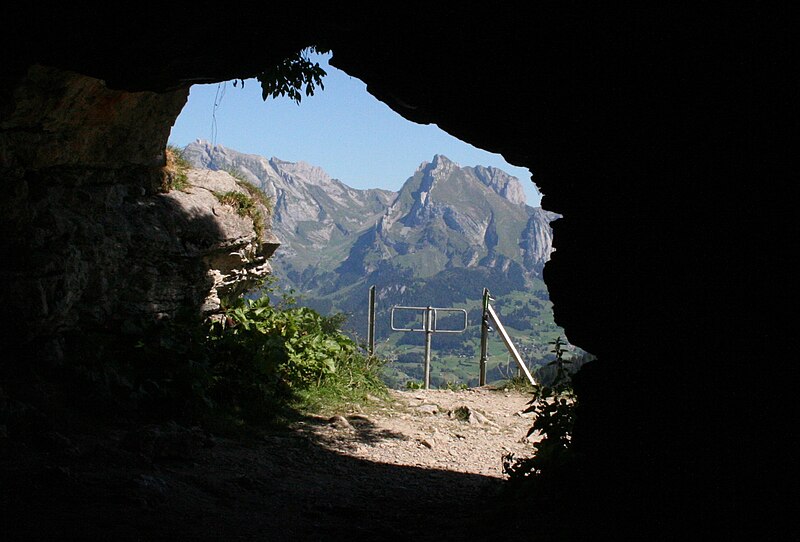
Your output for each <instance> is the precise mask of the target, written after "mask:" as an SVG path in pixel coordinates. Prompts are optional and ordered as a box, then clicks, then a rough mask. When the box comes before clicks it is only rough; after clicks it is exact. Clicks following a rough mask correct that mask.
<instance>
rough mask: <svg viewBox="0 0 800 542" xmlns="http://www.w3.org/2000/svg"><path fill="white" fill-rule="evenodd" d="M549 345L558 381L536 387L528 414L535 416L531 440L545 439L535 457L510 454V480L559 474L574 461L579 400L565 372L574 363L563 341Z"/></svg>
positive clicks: (507, 467) (505, 460)
mask: <svg viewBox="0 0 800 542" xmlns="http://www.w3.org/2000/svg"><path fill="white" fill-rule="evenodd" d="M550 344H552V345H553V349H552V352H553V353H554V354H555V356H556V359H555V360H554V361H552V362H550V364H549V365H552V366H554V367H555V368H556V378H555V380H554V381H553V384H552V385H551V386H544V385H538V386H535V387H534V395H533V399H532V400H531V401H530V403H528V408H526V410H525V412H533V413H535V415H536V417H535V419H534V423H533V426H532V427H531V429H530V430H529V431H528V436H530V435H533V434H534V433H538V434H539V435H541V436H542V437H543V438H542V439H541V440H540V441H538V442H537V443H536V444H535V445H534V454H533V456H531V457H528V458H517V457H515V456H514V455H513V454H509V455H507V456H505V457H504V458H503V469H504V471H505V472H506V473H507V474H508V475H509V478H510V479H511V480H516V481H518V480H521V479H525V478H528V477H531V476H533V477H540V476H542V475H548V474H551V473H553V472H557V471H560V470H561V469H563V468H564V467H566V466H568V465H569V464H570V463H571V462H572V460H573V459H574V455H573V452H572V449H571V446H570V444H571V442H572V429H573V427H574V424H575V406H576V403H577V397H576V396H575V393H574V392H573V390H572V385H571V378H570V373H569V371H568V370H567V368H566V365H568V364H570V363H571V362H570V361H569V360H566V359H565V358H564V354H565V353H566V351H565V349H564V346H565V345H566V343H565V342H564V341H562V340H561V337H557V338H556V339H555V340H554V341H552V342H551V343H550Z"/></svg>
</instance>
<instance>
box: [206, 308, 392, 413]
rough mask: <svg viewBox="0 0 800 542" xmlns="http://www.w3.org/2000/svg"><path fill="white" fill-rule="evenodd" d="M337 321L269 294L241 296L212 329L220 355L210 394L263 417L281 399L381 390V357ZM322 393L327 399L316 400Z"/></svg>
mask: <svg viewBox="0 0 800 542" xmlns="http://www.w3.org/2000/svg"><path fill="white" fill-rule="evenodd" d="M339 323H340V318H339V317H337V316H335V317H324V316H321V315H320V314H319V313H317V312H316V311H314V310H312V309H310V308H307V307H297V306H283V307H281V306H274V305H273V304H272V302H271V300H270V298H269V296H267V295H265V296H263V297H260V298H258V299H242V300H239V301H238V302H237V303H236V305H234V306H233V307H230V308H229V309H228V310H227V311H226V313H225V316H224V318H222V319H220V320H218V321H217V322H216V323H215V324H214V325H213V327H212V330H211V339H212V341H213V342H214V350H215V352H216V353H217V354H218V355H216V356H214V359H216V362H215V365H214V367H213V369H214V382H215V385H214V387H213V388H214V393H212V395H213V396H214V397H215V398H216V399H217V400H219V401H225V402H228V403H229V406H230V407H232V408H234V409H235V410H237V411H238V412H241V413H242V414H243V415H245V414H247V413H249V414H255V415H256V416H261V415H263V413H264V412H265V411H268V410H270V409H271V408H273V406H274V404H275V402H276V401H277V402H284V403H286V402H292V401H294V402H297V401H300V402H301V403H305V405H306V406H309V405H312V404H314V403H316V404H317V405H319V404H321V403H322V402H325V403H327V404H329V405H330V404H331V403H335V402H336V400H337V399H340V400H356V399H358V398H363V397H364V396H366V394H367V393H371V394H381V393H383V392H384V391H385V386H384V385H383V384H382V382H381V380H380V376H379V372H380V367H381V365H382V362H381V361H380V360H378V359H377V358H375V357H373V356H369V355H367V354H366V353H365V352H363V351H362V349H361V348H360V347H359V346H358V345H357V344H356V343H355V342H354V341H353V340H352V339H350V338H349V337H348V336H346V335H345V334H344V333H342V332H341V331H339V330H338V327H337V325H338V324H339ZM321 395H324V396H325V397H326V399H325V401H317V398H318V397H319V396H321Z"/></svg>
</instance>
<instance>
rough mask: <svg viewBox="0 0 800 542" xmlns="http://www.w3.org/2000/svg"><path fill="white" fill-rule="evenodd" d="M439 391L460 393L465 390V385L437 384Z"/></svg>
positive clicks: (446, 382)
mask: <svg viewBox="0 0 800 542" xmlns="http://www.w3.org/2000/svg"><path fill="white" fill-rule="evenodd" d="M439 389H440V390H450V391H460V390H465V389H467V385H466V384H464V383H463V382H448V381H445V382H442V383H441V384H439Z"/></svg>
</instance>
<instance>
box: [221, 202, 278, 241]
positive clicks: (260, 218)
mask: <svg viewBox="0 0 800 542" xmlns="http://www.w3.org/2000/svg"><path fill="white" fill-rule="evenodd" d="M214 195H215V196H216V197H217V199H218V200H219V202H220V203H222V204H224V205H230V206H231V207H233V208H234V210H235V211H236V214H238V215H239V216H243V217H244V216H246V217H249V218H250V220H252V221H253V230H255V232H256V238H257V239H259V240H260V239H261V236H262V235H263V232H264V228H265V227H266V222H265V219H264V215H263V213H262V212H261V210H260V209H259V208H258V206H257V205H256V200H255V199H253V197H252V196H250V195H248V194H243V193H242V192H237V191H235V190H232V191H229V192H214ZM265 197H266V196H265Z"/></svg>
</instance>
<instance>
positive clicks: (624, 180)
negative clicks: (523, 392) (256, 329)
mask: <svg viewBox="0 0 800 542" xmlns="http://www.w3.org/2000/svg"><path fill="white" fill-rule="evenodd" d="M107 9H108V10H100V11H94V12H91V13H89V12H87V11H84V10H82V9H80V8H75V7H71V6H67V7H61V6H58V7H54V8H48V9H47V10H46V11H42V12H39V11H36V12H33V11H31V12H28V13H17V14H11V18H10V19H9V18H6V26H7V27H11V28H12V30H11V31H10V32H4V35H3V37H2V40H3V51H4V53H3V54H4V59H3V63H2V68H0V81H1V82H0V171H2V177H3V181H4V183H5V185H6V190H4V191H3V195H2V199H3V203H2V208H1V209H2V213H1V214H2V217H0V224H2V232H3V233H2V240H1V241H0V242H1V243H2V254H3V256H2V261H3V262H4V265H3V273H2V276H3V283H4V284H3V307H4V311H3V312H4V315H3V322H0V329H2V330H3V331H2V344H1V345H0V347H2V349H3V352H4V354H3V361H2V363H3V364H4V365H5V370H4V373H3V374H10V373H11V372H14V371H15V370H16V368H17V367H20V366H22V365H28V364H31V363H33V364H35V363H38V362H39V360H41V359H49V358H51V357H53V356H58V355H60V354H59V347H58V346H53V345H58V344H59V342H58V341H59V340H60V337H62V336H64V335H69V334H71V336H75V335H76V334H78V335H79V334H80V332H81V330H83V329H85V328H87V327H88V328H92V327H94V328H96V327H97V326H99V325H101V324H102V325H106V320H107V319H108V314H110V313H112V312H114V311H115V310H117V308H118V307H119V306H120V301H119V300H113V299H107V298H105V297H104V298H103V299H100V297H102V296H113V295H115V294H114V292H116V291H118V290H117V289H115V288H114V287H113V286H106V287H103V288H100V289H99V290H98V288H99V286H97V284H95V283H94V282H92V280H94V279H92V278H91V277H92V273H90V272H88V273H87V272H86V269H92V267H93V266H102V267H104V268H107V269H111V270H113V272H112V271H109V272H108V275H107V277H110V276H114V277H116V279H114V280H117V281H118V282H119V283H120V284H123V283H125V282H126V281H127V280H133V277H131V276H130V274H131V273H134V272H135V271H134V270H133V269H132V268H130V267H126V264H125V262H126V261H127V260H125V257H124V256H119V258H116V257H112V256H110V255H109V254H110V252H109V251H108V250H106V247H104V246H103V242H104V241H103V240H104V239H105V240H108V239H111V238H112V237H113V235H111V234H109V233H108V232H104V231H102V228H101V229H100V231H99V232H98V231H83V230H82V229H81V228H72V227H66V226H64V225H63V224H61V222H59V221H61V220H62V219H63V217H64V216H65V214H64V213H66V212H67V211H65V210H64V209H66V208H67V207H69V206H72V207H71V208H72V209H73V210H72V211H69V212H70V213H73V212H74V209H75V208H79V207H80V206H81V197H80V194H82V191H88V190H91V189H94V188H96V187H98V186H102V187H112V186H113V187H114V188H113V189H111V188H108V190H109V192H103V194H105V195H104V196H102V197H108V198H110V197H112V195H113V194H118V196H114V197H119V198H122V199H124V198H125V197H128V196H127V195H126V194H129V193H133V192H136V193H139V192H142V193H145V192H147V191H151V190H152V186H153V185H154V184H157V179H156V177H157V173H156V172H157V171H158V170H159V168H160V167H161V166H163V160H164V151H163V149H164V148H165V145H166V141H167V137H168V134H169V129H170V127H171V125H172V123H173V122H174V120H175V118H176V117H177V115H178V113H179V112H180V109H181V107H182V106H183V104H184V103H185V100H186V97H187V95H188V89H189V87H190V85H191V84H195V83H200V82H218V81H226V80H231V79H235V78H242V79H244V78H250V77H253V76H255V75H257V74H258V73H260V72H261V71H262V70H263V69H264V67H265V66H267V67H268V66H270V65H272V64H274V63H275V62H276V61H277V60H279V59H281V58H283V57H285V56H287V55H289V54H291V53H293V52H296V51H298V50H300V49H302V48H303V47H306V46H309V45H312V44H316V45H320V46H323V47H329V48H330V49H331V50H332V51H333V57H332V60H331V64H332V65H335V66H336V67H338V68H340V69H342V70H344V71H345V72H347V73H348V74H350V75H353V76H355V77H358V78H359V79H361V80H363V81H365V82H366V83H367V85H368V90H369V91H370V92H371V93H373V94H374V95H375V96H376V97H377V98H378V99H380V100H382V101H384V102H385V103H387V104H388V105H389V106H390V107H392V108H393V109H394V110H395V111H397V112H398V113H399V114H401V115H403V116H404V117H405V118H407V119H409V120H410V121H413V122H418V123H435V124H437V125H438V126H439V127H441V128H442V129H443V130H445V131H447V132H449V133H451V134H453V135H455V136H456V137H458V138H459V139H462V140H464V141H468V142H470V143H471V144H473V145H475V146H478V147H480V148H483V149H486V150H488V151H491V152H497V153H500V154H502V155H503V156H504V157H505V158H506V160H508V161H509V162H510V163H513V164H515V165H519V166H522V167H527V168H529V169H530V170H531V171H532V172H534V174H535V179H536V183H537V186H538V187H539V188H540V190H541V192H542V193H543V194H544V198H543V201H542V206H543V207H544V208H545V209H547V210H550V211H554V212H557V213H559V214H560V215H562V217H563V218H561V219H559V220H557V221H556V222H554V223H553V228H554V247H555V249H556V250H555V252H554V254H553V257H552V259H551V261H550V262H549V263H548V264H547V266H546V268H545V280H546V282H547V284H548V288H549V290H550V294H551V298H552V300H553V302H554V310H555V315H556V320H557V322H558V323H559V325H561V326H562V327H563V328H564V329H566V330H567V333H568V335H569V338H570V341H571V342H572V343H573V344H576V345H578V346H580V347H581V348H584V349H586V350H587V351H590V352H592V353H593V354H595V355H596V356H597V358H598V359H597V361H595V362H592V363H590V364H588V365H587V366H585V367H584V369H582V370H581V372H580V373H579V375H578V378H577V380H576V389H577V392H578V396H579V400H580V410H579V420H578V426H577V427H576V430H575V445H576V447H577V448H578V449H579V450H580V452H581V454H582V457H583V462H582V465H581V468H580V475H579V477H580V481H579V484H578V485H579V489H576V494H575V496H574V498H576V499H583V500H585V502H592V503H602V506H597V507H584V508H581V509H580V510H581V511H578V512H575V514H576V520H583V521H585V522H586V524H587V525H593V524H594V525H600V524H599V523H597V522H596V519H597V517H598V516H601V515H602V516H603V517H604V518H606V519H607V521H608V522H610V523H613V519H611V520H609V519H608V518H615V517H617V518H623V519H619V521H620V522H623V523H626V522H627V523H636V524H638V525H641V526H642V528H645V527H644V526H648V527H649V528H652V529H663V530H664V531H662V532H666V530H668V529H670V528H684V527H686V526H688V525H690V524H698V523H699V524H701V525H703V526H704V527H703V529H705V531H704V532H708V533H712V534H713V533H718V534H722V533H728V534H737V533H739V534H741V533H745V532H748V533H753V532H755V533H757V532H759V531H760V530H761V529H767V532H768V530H769V529H770V528H772V527H770V525H771V520H770V519H769V518H770V515H762V514H759V513H757V510H759V509H763V507H764V506H765V505H768V506H769V507H770V512H769V514H776V515H781V514H782V513H785V512H786V511H788V510H789V507H791V506H793V504H796V489H793V488H792V487H791V486H790V485H789V482H788V479H789V476H788V474H787V473H788V471H789V469H790V468H791V467H790V465H791V461H790V458H792V457H793V451H794V448H793V446H796V445H793V444H792V442H793V441H795V440H796V439H794V438H793V437H792V436H791V435H792V433H793V430H792V426H791V425H790V422H789V419H788V416H787V414H788V412H789V409H788V408H787V407H788V405H789V397H790V394H789V393H787V391H786V389H787V388H789V387H790V386H791V384H792V383H793V382H792V380H793V379H792V378H791V377H792V376H794V374H795V373H796V371H795V369H794V366H795V365H796V362H795V361H794V360H792V359H791V352H793V351H795V349H794V348H793V342H794V341H796V339H795V338H794V337H796V332H795V331H794V330H793V329H792V328H791V327H790V325H791V323H792V322H793V320H795V319H796V318H792V316H791V315H790V313H789V310H790V308H791V307H792V306H793V302H792V299H791V298H792V294H791V293H790V284H791V282H793V280H792V279H793V274H792V273H793V270H792V266H791V265H790V263H789V261H790V259H791V258H790V256H789V251H790V250H791V249H792V248H794V247H796V239H797V226H796V224H795V223H794V220H793V219H792V218H793V217H792V215H791V211H793V207H794V206H793V200H792V199H791V198H790V196H789V194H790V189H791V185H792V184H793V183H792V182H791V178H792V177H793V176H796V173H795V172H794V170H792V172H791V173H790V171H789V158H788V156H789V149H788V146H789V143H788V139H787V138H786V137H785V135H786V133H787V132H788V129H789V127H790V123H791V122H792V121H791V118H792V115H791V113H793V112H794V111H795V109H796V105H795V102H796V95H790V94H789V85H788V74H789V73H790V72H789V70H788V68H787V67H786V65H785V63H786V61H787V57H788V46H787V39H788V35H789V32H788V17H786V16H785V14H782V13H781V12H780V10H778V9H775V10H774V11H772V10H770V9H768V8H767V7H761V6H755V5H754V6H750V7H749V8H747V9H744V8H743V9H742V10H741V11H740V12H736V11H734V10H730V11H726V12H724V13H722V12H719V13H715V12H712V13H701V12H700V11H699V10H698V9H695V8H694V7H692V8H691V9H688V8H687V9H682V8H669V9H667V8H666V7H665V8H664V9H656V8H654V7H653V6H643V5H642V6H636V7H630V6H627V7H623V6H617V7H615V8H611V7H609V6H605V5H604V6H599V5H592V6H580V7H578V6H575V5H572V4H568V5H565V4H560V3H559V4H554V3H546V4H543V5H541V6H538V5H537V6H534V7H533V8H532V9H531V10H530V12H529V13H528V14H523V13H522V12H519V11H517V10H514V9H510V8H501V7H497V6H491V7H485V8H484V7H480V8H463V7H462V8H447V7H440V6H431V5H428V6H426V7H424V8H423V9H421V10H420V11H414V10H412V9H411V8H410V7H409V6H407V5H402V6H401V5H399V4H380V7H378V5H377V4H376V5H375V6H371V7H362V8H360V9H358V10H347V9H344V8H337V7H333V6H327V7H323V8H319V9H315V10H308V11H306V10H301V9H298V8H293V9H289V8H287V7H277V6H276V7H273V8H271V9H270V15H269V17H267V18H264V19H262V18H258V17H253V16H252V14H251V13H248V12H247V11H246V10H245V9H244V8H239V7H227V8H225V9H224V10H222V9H220V8H219V7H218V6H216V5H210V4H208V5H207V4H205V3H201V4H197V3H194V4H192V6H191V7H189V8H186V7H185V6H180V7H178V6H171V7H168V8H165V7H160V8H159V10H158V11H148V10H142V11H140V12H131V13H126V14H125V15H124V17H122V18H120V17H119V16H118V15H116V13H115V12H114V11H109V10H111V9H112V8H107ZM100 87H102V89H101V88H100ZM257 106H258V104H254V105H253V107H257ZM790 175H791V176H792V177H790ZM120 191H121V192H120ZM103 209H104V207H102V206H98V209H97V210H96V211H91V212H89V211H87V217H88V218H87V220H88V222H91V221H92V220H94V221H96V222H97V221H102V217H99V216H98V213H102V212H104V211H103ZM86 228H87V229H91V223H89V224H87V225H86ZM115 242H116V241H115ZM119 242H120V243H124V242H125V241H124V240H122V241H119ZM109 243H110V241H109ZM87 247H89V248H87ZM115 258H116V259H115ZM198 272H199V271H198ZM86 277H89V278H86ZM97 280H99V279H97ZM103 280H106V279H103ZM92 291H94V292H95V294H96V295H95V297H97V299H93V298H92V296H91V295H89V292H92ZM100 291H102V293H98V292H100ZM185 298H186V300H187V301H186V302H187V303H191V302H193V301H192V300H195V298H196V295H194V294H191V295H190V294H187V295H186V296H185ZM31 299H41V300H42V302H41V304H40V305H37V307H31V303H30V300H31ZM37 303H38V302H37ZM34 304H36V303H34ZM88 304H92V306H89V305H88ZM98 306H100V307H101V308H100V309H98V308H97V307H98ZM104 311H106V312H104ZM115 325H121V324H119V322H117V324H115ZM112 327H113V326H112ZM109 329H110V328H109ZM623 330H624V331H623ZM109 332H113V329H110V330H109ZM17 352H25V353H26V355H25V356H23V355H21V354H20V355H18V354H17ZM576 477H577V476H576ZM573 482H574V480H573ZM791 495H794V496H795V503H792V500H791ZM664 518H668V519H664ZM597 528H599V527H597ZM608 528H609V529H613V527H608Z"/></svg>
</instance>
